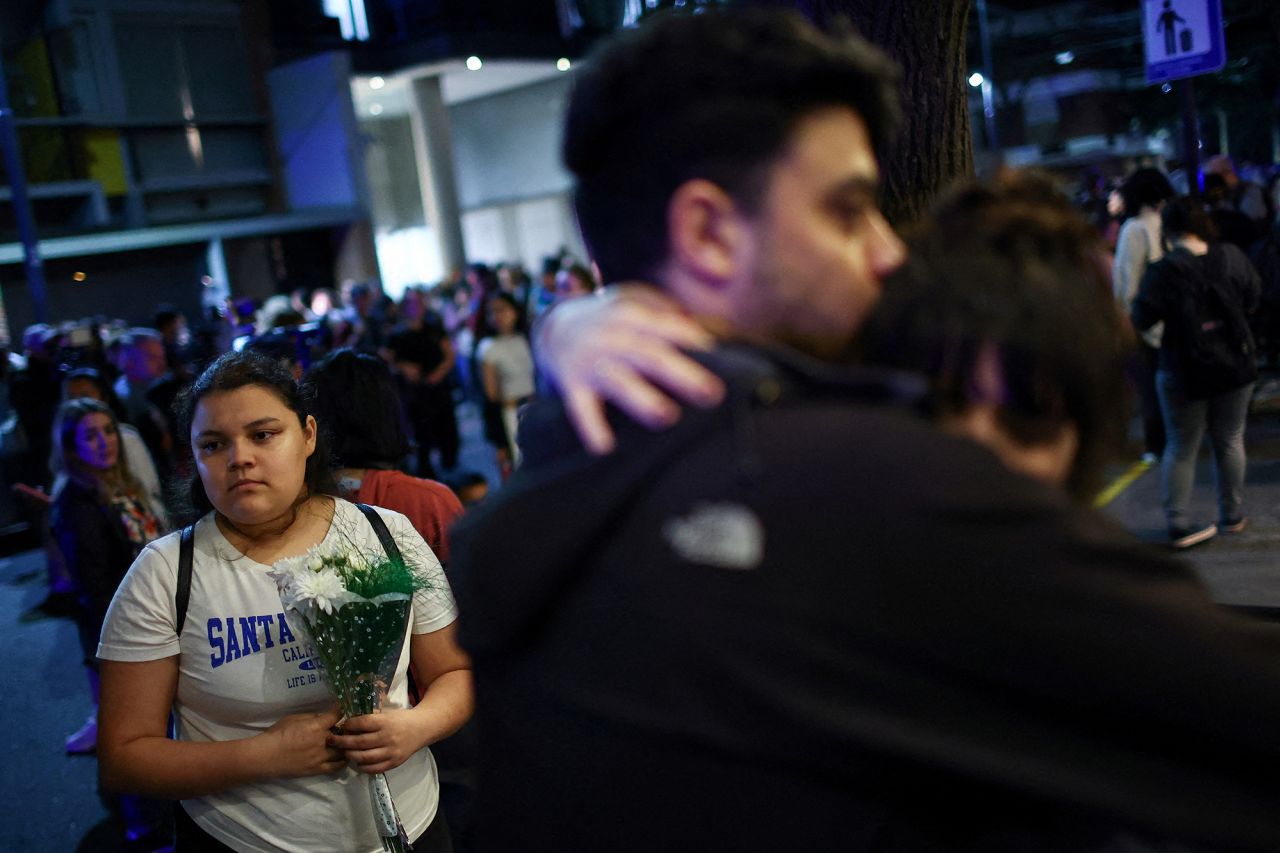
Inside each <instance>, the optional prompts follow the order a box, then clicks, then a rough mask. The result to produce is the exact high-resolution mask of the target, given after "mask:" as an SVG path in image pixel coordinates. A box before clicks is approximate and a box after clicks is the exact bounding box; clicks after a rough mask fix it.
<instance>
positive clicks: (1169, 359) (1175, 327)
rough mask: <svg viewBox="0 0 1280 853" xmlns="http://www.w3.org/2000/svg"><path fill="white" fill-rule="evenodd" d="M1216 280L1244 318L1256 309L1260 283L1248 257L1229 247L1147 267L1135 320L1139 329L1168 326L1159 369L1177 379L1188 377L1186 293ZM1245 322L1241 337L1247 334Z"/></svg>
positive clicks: (1182, 253) (1177, 254)
mask: <svg viewBox="0 0 1280 853" xmlns="http://www.w3.org/2000/svg"><path fill="white" fill-rule="evenodd" d="M1209 277H1212V278H1213V279H1214V280H1216V281H1217V282H1218V283H1219V285H1220V287H1219V290H1218V292H1219V293H1221V294H1223V295H1224V296H1225V297H1226V298H1228V299H1229V300H1231V304H1232V306H1233V307H1234V308H1235V309H1236V310H1238V311H1239V312H1240V314H1241V316H1242V317H1247V316H1248V315H1250V314H1252V313H1253V312H1254V311H1256V310H1257V309H1258V303H1259V300H1260V297H1261V292H1262V280H1261V278H1260V277H1259V276H1258V271H1257V270H1256V269H1254V266H1253V264H1252V263H1250V261H1249V258H1248V257H1247V256H1246V255H1245V254H1244V252H1242V251H1240V249H1238V248H1237V247H1235V246H1233V245H1231V244H1230V243H1215V244H1212V245H1210V246H1209V251H1208V253H1206V254H1204V255H1193V254H1192V253H1191V252H1189V251H1187V250H1186V249H1174V250H1173V251H1172V252H1169V253H1168V254H1166V255H1165V256H1164V257H1163V258H1162V259H1161V260H1159V261H1157V262H1156V263H1154V264H1152V265H1151V266H1150V267H1148V268H1147V271H1146V273H1144V274H1143V276H1142V282H1141V283H1140V284H1139V285H1138V295H1137V297H1135V298H1134V301H1133V309H1132V314H1131V316H1132V319H1133V325H1134V327H1135V328H1136V329H1138V330H1140V331H1141V330H1145V329H1149V328H1151V327H1152V326H1154V325H1155V324H1156V323H1158V322H1161V321H1164V324H1165V328H1164V337H1163V338H1162V339H1161V344H1160V350H1159V360H1158V362H1157V363H1158V366H1159V368H1160V369H1161V370H1163V371H1167V372H1169V373H1172V374H1173V375H1174V376H1175V377H1177V376H1179V375H1181V374H1183V373H1185V372H1186V369H1187V368H1186V367H1185V358H1184V357H1185V354H1186V351H1187V341H1186V340H1185V338H1186V335H1187V325H1186V324H1184V323H1180V322H1178V318H1179V316H1180V314H1182V313H1183V312H1185V311H1186V310H1187V305H1188V289H1189V288H1193V287H1197V286H1200V283H1201V282H1202V280H1204V279H1206V278H1209ZM1247 326H1248V324H1247V321H1246V322H1245V329H1244V330H1243V331H1242V334H1245V335H1247V334H1249V332H1248V328H1247Z"/></svg>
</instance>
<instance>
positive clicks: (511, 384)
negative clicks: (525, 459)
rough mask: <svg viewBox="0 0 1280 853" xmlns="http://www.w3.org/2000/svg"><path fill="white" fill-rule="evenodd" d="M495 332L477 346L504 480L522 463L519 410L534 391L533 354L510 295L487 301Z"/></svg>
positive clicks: (489, 427)
mask: <svg viewBox="0 0 1280 853" xmlns="http://www.w3.org/2000/svg"><path fill="white" fill-rule="evenodd" d="M486 308H487V309H488V310H487V313H488V315H489V322H490V324H491V326H492V328H493V334H492V335H490V336H489V337H487V338H485V339H483V340H482V341H480V344H479V346H477V347H476V360H477V362H479V364H480V371H481V377H482V379H483V381H484V395H485V399H486V401H487V403H486V406H485V419H484V420H485V438H486V439H488V441H489V443H490V444H492V445H493V447H494V450H495V451H496V452H497V455H498V468H499V470H500V471H501V472H502V476H503V479H506V478H507V477H509V476H511V472H512V471H513V470H515V467H516V466H517V465H519V464H520V450H519V448H518V447H517V445H516V431H517V424H518V422H519V409H520V406H521V405H523V404H524V402H525V401H526V400H528V398H529V397H531V396H532V395H533V392H534V375H533V373H534V370H533V353H532V351H531V350H530V349H529V341H528V339H527V338H525V336H524V333H523V332H521V331H520V328H519V323H520V310H519V308H518V307H517V306H516V302H515V300H514V299H512V298H511V296H510V295H509V294H506V293H498V294H496V295H494V296H493V297H491V298H490V299H489V301H488V303H486Z"/></svg>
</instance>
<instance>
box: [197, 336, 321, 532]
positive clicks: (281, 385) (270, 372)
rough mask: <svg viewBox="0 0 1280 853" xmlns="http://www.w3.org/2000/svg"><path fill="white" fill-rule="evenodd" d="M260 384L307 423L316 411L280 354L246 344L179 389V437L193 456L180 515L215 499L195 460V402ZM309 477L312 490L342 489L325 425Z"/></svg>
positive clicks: (309, 464) (318, 435) (206, 506)
mask: <svg viewBox="0 0 1280 853" xmlns="http://www.w3.org/2000/svg"><path fill="white" fill-rule="evenodd" d="M251 386H256V387H259V388H262V389H264V390H266V391H269V392H271V393H272V394H274V395H276V397H277V398H279V400H280V402H282V403H284V404H285V406H286V407H288V408H289V410H290V411H292V412H293V413H294V414H295V415H297V416H298V423H299V424H301V425H302V426H304V427H305V426H306V423H307V416H308V415H312V416H313V417H314V412H313V411H312V409H313V406H314V403H315V401H314V400H313V399H312V397H311V394H310V389H308V388H303V387H301V386H299V385H298V383H297V382H295V381H294V380H293V375H292V374H291V373H290V372H289V370H288V368H286V367H285V366H284V365H283V364H281V363H280V362H279V361H278V360H276V359H273V358H271V357H269V356H266V355H263V354H262V353H257V352H252V351H250V350H245V351H244V352H229V353H226V354H225V355H222V356H220V357H219V358H218V359H217V360H216V361H214V362H213V364H210V365H209V366H208V367H207V368H205V371H204V372H203V373H201V374H200V376H199V377H198V378H197V379H196V381H195V382H194V383H192V385H191V387H189V388H187V389H186V390H185V391H183V392H182V394H180V395H179V397H178V401H177V403H176V405H175V408H176V409H177V411H178V422H179V424H180V427H179V430H178V433H177V436H178V443H179V444H180V445H181V446H182V447H183V448H185V451H186V453H187V454H189V455H188V459H189V460H190V468H191V477H190V479H189V480H188V481H187V488H186V492H185V494H184V495H183V496H182V497H184V498H186V500H187V503H188V505H187V506H185V507H183V508H182V512H181V513H180V514H181V515H183V516H185V517H186V521H187V522H191V521H195V520H196V519H197V518H199V517H200V516H202V515H204V514H205V513H206V512H208V511H209V510H211V509H213V503H212V502H211V501H210V500H209V496H208V495H207V494H205V491H204V483H203V482H201V480H200V472H199V468H198V466H197V465H196V464H195V459H194V458H193V457H194V454H193V453H192V451H191V422H192V420H193V419H194V418H195V413H196V406H198V405H199V404H200V401H201V400H203V399H204V398H205V397H207V396H208V395H209V394H213V393H217V392H219V391H235V390H237V389H239V388H248V387H251ZM303 479H304V481H305V483H306V485H307V489H308V491H309V492H310V493H311V494H322V495H337V494H338V493H339V490H338V484H337V481H336V480H334V477H333V466H332V463H331V460H330V455H329V442H328V440H327V437H326V436H325V433H324V430H318V431H317V432H316V446H315V450H313V451H312V452H311V455H310V456H309V457H307V464H306V472H305V474H304V478H303Z"/></svg>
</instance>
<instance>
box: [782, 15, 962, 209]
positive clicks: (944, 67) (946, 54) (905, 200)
mask: <svg viewBox="0 0 1280 853" xmlns="http://www.w3.org/2000/svg"><path fill="white" fill-rule="evenodd" d="M786 2H787V4H788V5H792V6H794V7H796V8H797V9H799V10H800V11H801V12H803V13H804V14H806V15H808V16H809V18H810V19H811V20H813V21H814V22H815V23H816V24H818V25H819V26H827V25H828V24H829V23H830V22H832V21H833V20H834V19H835V18H836V17H837V16H840V15H844V16H846V17H847V18H848V19H849V20H850V21H851V22H852V23H853V24H854V26H855V27H857V29H858V31H859V32H861V33H862V34H863V35H864V36H865V37H866V38H867V39H868V40H869V41H871V42H873V43H874V44H876V45H877V46H878V47H879V48H880V49H881V50H883V51H885V52H886V53H888V54H889V55H890V56H891V57H893V58H894V59H895V60H896V61H897V62H898V63H899V64H901V65H902V70H903V81H902V107H903V119H904V121H903V126H902V129H901V131H900V133H899V135H898V138H897V141H896V142H895V144H894V145H893V146H892V148H891V150H890V151H888V152H886V156H885V160H884V162H882V163H881V169H882V170H883V172H884V211H885V214H886V216H888V218H889V221H890V222H892V223H893V224H894V225H896V226H898V227H902V226H905V225H909V224H910V223H911V222H912V221H914V220H915V219H917V218H918V217H919V216H920V215H921V214H922V213H924V212H925V210H926V209H927V208H928V207H929V205H930V203H931V202H932V201H933V199H934V197H935V196H937V194H938V193H939V192H940V191H941V190H942V189H943V188H945V187H946V186H948V185H949V184H951V183H953V182H955V181H956V180H957V179H960V178H966V177H969V176H971V175H972V174H973V135H972V133H971V132H970V128H969V102H968V95H967V90H966V89H965V85H966V79H965V78H966V77H967V76H968V74H967V71H966V68H965V65H966V63H965V34H966V29H967V24H968V18H969V8H970V6H971V5H972V0H786Z"/></svg>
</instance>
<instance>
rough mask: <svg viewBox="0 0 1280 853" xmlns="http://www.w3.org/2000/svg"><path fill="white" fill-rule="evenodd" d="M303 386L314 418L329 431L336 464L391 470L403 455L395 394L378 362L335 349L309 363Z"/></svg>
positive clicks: (388, 375) (385, 369)
mask: <svg viewBox="0 0 1280 853" xmlns="http://www.w3.org/2000/svg"><path fill="white" fill-rule="evenodd" d="M302 384H303V386H304V388H306V389H307V390H308V392H309V394H310V396H311V397H312V398H313V399H314V400H315V401H316V403H315V416H316V420H317V421H319V423H320V425H321V426H322V427H324V429H325V430H326V431H328V433H329V436H330V437H331V439H332V442H333V453H334V455H335V456H337V457H338V464H340V465H345V466H347V467H349V468H394V467H395V466H396V464H397V463H398V462H399V461H400V460H401V459H403V458H404V457H405V456H407V455H408V453H409V440H408V439H407V438H406V436H405V430H404V424H403V419H402V415H401V409H400V395H399V392H398V391H397V390H396V383H395V378H394V377H393V376H392V375H391V369H390V368H389V367H387V363H386V362H384V361H383V360H382V359H380V358H378V357H377V356H375V355H370V354H369V353H362V352H356V351H355V350H352V349H340V350H337V351H335V352H331V353H329V354H328V355H327V356H325V357H324V358H322V359H320V360H319V361H318V362H316V363H315V364H313V365H312V366H311V369H310V370H308V371H307V374H306V376H305V377H303V380H302Z"/></svg>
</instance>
